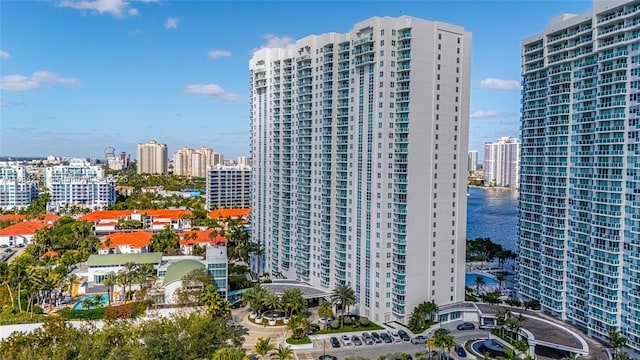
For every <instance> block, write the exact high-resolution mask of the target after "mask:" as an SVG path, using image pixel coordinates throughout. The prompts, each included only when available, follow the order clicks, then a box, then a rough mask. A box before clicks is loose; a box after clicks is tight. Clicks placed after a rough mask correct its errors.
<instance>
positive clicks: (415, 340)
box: [411, 335, 429, 344]
mask: <svg viewBox="0 0 640 360" xmlns="http://www.w3.org/2000/svg"><path fill="white" fill-rule="evenodd" d="M428 339H429V338H427V337H426V336H424V335H418V336H416V337H414V338H413V339H411V343H412V344H426V343H427V340H428Z"/></svg>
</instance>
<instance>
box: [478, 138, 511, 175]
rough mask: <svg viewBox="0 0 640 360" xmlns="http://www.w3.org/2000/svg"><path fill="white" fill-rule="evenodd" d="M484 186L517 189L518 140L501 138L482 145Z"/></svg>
mask: <svg viewBox="0 0 640 360" xmlns="http://www.w3.org/2000/svg"><path fill="white" fill-rule="evenodd" d="M482 169H483V170H484V184H485V186H504V187H512V188H515V187H518V182H519V181H520V140H519V139H516V138H513V137H508V136H505V137H502V138H500V139H498V141H496V142H488V143H485V144H484V161H483V163H482Z"/></svg>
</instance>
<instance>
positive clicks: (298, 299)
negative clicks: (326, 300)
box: [280, 289, 307, 317]
mask: <svg viewBox="0 0 640 360" xmlns="http://www.w3.org/2000/svg"><path fill="white" fill-rule="evenodd" d="M280 306H281V307H282V309H283V310H284V312H285V316H287V317H291V316H292V315H293V314H301V313H304V312H305V311H306V310H307V300H305V298H304V295H303V294H302V291H300V290H299V289H290V290H285V291H284V292H283V293H282V296H281V297H280Z"/></svg>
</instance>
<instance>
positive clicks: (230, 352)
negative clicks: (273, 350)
mask: <svg viewBox="0 0 640 360" xmlns="http://www.w3.org/2000/svg"><path fill="white" fill-rule="evenodd" d="M211 359H212V360H247V359H249V357H248V356H247V355H246V353H245V351H244V350H243V349H236V348H230V347H224V348H220V349H218V350H216V351H215V352H214V353H213V357H212V358H211Z"/></svg>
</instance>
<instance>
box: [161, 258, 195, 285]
mask: <svg viewBox="0 0 640 360" xmlns="http://www.w3.org/2000/svg"><path fill="white" fill-rule="evenodd" d="M199 269H205V266H204V264H203V263H201V262H200V261H197V260H180V261H176V262H174V263H173V264H171V265H169V267H167V272H166V273H165V275H164V280H162V286H167V284H170V283H172V282H174V281H178V280H181V279H182V277H183V276H185V275H187V274H188V273H190V272H192V271H193V270H199Z"/></svg>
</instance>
